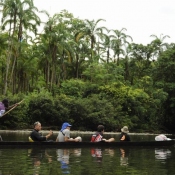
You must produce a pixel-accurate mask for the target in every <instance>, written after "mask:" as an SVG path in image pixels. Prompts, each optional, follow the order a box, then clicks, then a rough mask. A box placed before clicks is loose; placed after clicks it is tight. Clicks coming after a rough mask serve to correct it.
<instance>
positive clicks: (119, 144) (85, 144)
mask: <svg viewBox="0 0 175 175" xmlns="http://www.w3.org/2000/svg"><path fill="white" fill-rule="evenodd" d="M174 145H175V141H174V140H171V141H142V142H111V143H107V142H97V143H94V142H22V141H20V142H16V141H14V142H13V141H2V142H0V148H31V147H45V148H71V147H73V148H75V147H76V148H81V147H135V146H141V147H164V146H174Z"/></svg>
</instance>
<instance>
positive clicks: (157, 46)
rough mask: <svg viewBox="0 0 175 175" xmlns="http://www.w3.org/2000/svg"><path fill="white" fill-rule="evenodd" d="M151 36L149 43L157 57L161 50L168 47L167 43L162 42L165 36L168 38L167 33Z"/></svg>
mask: <svg viewBox="0 0 175 175" xmlns="http://www.w3.org/2000/svg"><path fill="white" fill-rule="evenodd" d="M151 37H153V38H155V39H154V40H153V41H152V42H151V45H152V47H153V48H154V55H153V56H155V57H158V55H160V54H161V53H162V52H163V51H165V50H166V49H167V48H168V47H169V44H168V43H164V40H165V39H166V38H170V37H169V36H168V35H163V34H161V35H160V37H158V36H156V35H151Z"/></svg>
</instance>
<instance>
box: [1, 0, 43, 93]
mask: <svg viewBox="0 0 175 175" xmlns="http://www.w3.org/2000/svg"><path fill="white" fill-rule="evenodd" d="M1 5H3V10H2V14H3V15H2V26H3V28H4V29H5V28H6V27H8V26H9V48H8V56H7V68H6V78H5V86H4V94H6V91H7V87H8V83H7V79H8V76H9V65H10V64H12V65H13V66H12V70H11V77H12V76H13V73H14V70H15V69H16V65H17V64H16V62H17V57H18V58H19V57H20V53H21V42H22V40H23V34H24V32H26V31H27V30H29V31H33V32H34V33H36V31H37V28H36V27H37V25H39V24H40V19H39V17H38V16H37V15H36V13H35V12H37V11H38V9H37V8H36V7H34V4H33V0H24V1H20V0H4V2H3V3H1ZM8 24H10V25H8ZM12 25H13V28H12ZM14 45H15V47H14ZM13 48H15V49H13ZM12 50H14V51H15V53H12ZM12 56H13V61H12V60H11V58H12ZM12 62H13V63H12ZM15 72H16V71H15Z"/></svg>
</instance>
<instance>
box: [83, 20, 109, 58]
mask: <svg viewBox="0 0 175 175" xmlns="http://www.w3.org/2000/svg"><path fill="white" fill-rule="evenodd" d="M100 21H105V20H103V19H98V20H97V21H94V20H92V21H89V20H86V21H85V22H86V31H85V33H86V35H87V36H89V38H90V42H91V56H90V58H91V60H92V61H93V58H94V56H95V51H96V50H94V48H95V46H97V49H99V45H100V44H102V43H103V42H104V40H105V38H106V34H105V33H104V32H105V31H106V32H108V29H107V28H106V27H98V26H97V25H98V23H99V22H100ZM101 42H102V43H101ZM97 52H98V53H99V50H97Z"/></svg>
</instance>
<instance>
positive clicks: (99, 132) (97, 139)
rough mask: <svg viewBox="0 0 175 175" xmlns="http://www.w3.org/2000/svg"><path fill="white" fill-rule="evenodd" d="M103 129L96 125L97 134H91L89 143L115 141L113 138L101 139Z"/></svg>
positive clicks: (101, 126)
mask: <svg viewBox="0 0 175 175" xmlns="http://www.w3.org/2000/svg"><path fill="white" fill-rule="evenodd" d="M104 129H105V127H104V126H103V125H98V127H97V132H96V133H95V134H93V135H92V137H91V142H101V141H103V142H114V141H115V139H114V138H110V139H105V138H103V134H104Z"/></svg>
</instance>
